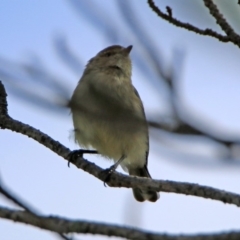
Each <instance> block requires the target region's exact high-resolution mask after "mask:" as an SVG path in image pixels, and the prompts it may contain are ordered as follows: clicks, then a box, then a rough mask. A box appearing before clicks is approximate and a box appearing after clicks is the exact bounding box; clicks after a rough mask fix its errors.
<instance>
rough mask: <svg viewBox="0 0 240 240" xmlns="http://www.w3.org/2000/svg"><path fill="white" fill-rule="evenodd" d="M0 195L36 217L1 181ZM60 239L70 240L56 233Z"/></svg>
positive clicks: (33, 211)
mask: <svg viewBox="0 0 240 240" xmlns="http://www.w3.org/2000/svg"><path fill="white" fill-rule="evenodd" d="M0 193H1V194H2V195H3V196H5V197H6V198H7V199H9V200H10V201H12V202H13V203H15V204H16V205H18V206H19V207H21V208H23V209H24V210H25V212H27V213H29V214H31V215H32V216H35V217H37V212H36V210H34V209H33V208H32V207H30V206H29V205H28V204H27V203H25V202H24V201H23V200H21V199H20V198H19V197H17V196H16V194H14V193H12V192H11V191H10V190H9V189H7V188H6V187H5V186H3V183H2V181H1V182H0ZM57 234H58V235H59V237H60V238H62V239H64V240H70V239H69V238H68V237H67V236H65V235H64V234H62V233H57Z"/></svg>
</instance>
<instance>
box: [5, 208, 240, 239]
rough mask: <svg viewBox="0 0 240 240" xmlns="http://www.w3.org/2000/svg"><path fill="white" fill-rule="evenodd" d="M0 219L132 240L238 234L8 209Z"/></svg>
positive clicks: (239, 235)
mask: <svg viewBox="0 0 240 240" xmlns="http://www.w3.org/2000/svg"><path fill="white" fill-rule="evenodd" d="M0 217H1V218H5V219H9V220H12V221H14V222H21V223H25V224H30V225H32V226H36V227H39V228H42V229H45V230H49V231H54V232H58V233H62V234H63V233H83V234H86V233H90V234H100V235H104V236H109V237H111V236H115V237H122V238H126V239H132V240H238V239H240V232H229V233H227V232H225V233H215V234H212V233H211V234H209V235H207V234H198V235H180V236H178V235H175V236H174V235H169V234H165V233H164V234H160V233H153V232H148V231H144V230H140V229H137V228H130V227H122V226H119V225H113V224H107V223H106V224H103V223H98V222H90V221H84V220H70V219H66V218H62V217H53V216H49V217H47V216H39V215H38V216H34V215H32V214H30V213H28V212H26V211H17V210H12V209H9V208H4V207H0Z"/></svg>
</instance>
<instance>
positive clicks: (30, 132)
mask: <svg viewBox="0 0 240 240" xmlns="http://www.w3.org/2000/svg"><path fill="white" fill-rule="evenodd" d="M4 92H5V90H4V86H3V84H2V83H1V82H0V93H4ZM5 97H6V96H5V95H4V94H3V95H2V96H1V95H0V103H1V102H3V103H5V102H6V101H4V98H5ZM4 107H5V108H6V105H3V106H1V105H0V112H2V111H1V109H2V108H4ZM6 112H7V109H6ZM0 127H1V128H3V129H9V130H12V131H14V132H18V133H21V134H23V135H26V136H28V137H30V138H32V139H34V140H35V141H37V142H39V143H41V144H42V145H44V146H45V147H47V148H49V149H50V150H52V151H53V152H55V153H56V154H58V155H59V156H61V157H63V158H64V159H66V160H68V156H69V154H70V152H71V151H70V150H69V149H68V148H66V147H65V146H63V145H62V144H61V143H59V142H58V141H55V140H53V139H52V138H51V137H49V136H48V135H46V134H45V133H42V132H41V131H39V130H37V129H35V128H33V127H31V126H29V125H27V124H24V123H21V122H19V121H16V120H14V119H12V118H10V117H8V115H5V116H4V115H3V114H2V115H0ZM73 164H74V165H75V166H76V167H77V168H80V169H82V170H84V171H85V172H88V173H89V174H91V175H93V176H94V177H96V178H98V179H99V180H101V181H103V182H104V181H105V177H106V176H105V174H104V171H103V169H102V168H100V167H98V166H97V165H95V164H94V163H91V162H89V161H87V160H85V159H83V158H80V157H79V158H78V159H76V160H75V161H74V162H73ZM107 184H108V186H110V187H125V188H136V187H138V188H145V189H152V190H156V191H161V192H172V193H178V194H185V195H191V196H196V197H203V198H209V199H212V200H217V201H221V202H223V203H229V204H234V205H236V206H238V207H239V206H240V195H238V194H235V193H231V192H226V191H223V190H218V189H215V188H212V187H206V186H200V185H198V184H193V183H181V182H174V181H164V180H153V179H146V178H140V177H131V176H127V175H123V174H120V173H117V172H114V173H112V174H111V176H110V179H109V181H108V182H107Z"/></svg>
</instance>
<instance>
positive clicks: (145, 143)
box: [69, 45, 159, 202]
mask: <svg viewBox="0 0 240 240" xmlns="http://www.w3.org/2000/svg"><path fill="white" fill-rule="evenodd" d="M131 50H132V46H129V47H126V48H124V47H122V46H118V45H114V46H110V47H108V48H105V49H103V50H102V51H100V52H99V53H98V54H97V55H96V56H95V57H94V58H92V59H90V61H89V62H88V64H87V66H86V68H85V70H84V73H83V76H82V77H81V79H80V81H79V83H78V85H77V87H76V89H75V91H74V93H73V96H72V98H71V100H70V103H69V106H70V108H71V112H72V118H73V124H74V129H75V140H76V142H77V143H78V144H79V145H80V146H82V147H85V148H86V149H95V150H97V152H98V153H99V154H101V155H102V156H104V157H107V158H109V159H113V160H114V162H115V164H114V165H113V166H112V167H111V170H112V171H113V170H115V169H116V168H117V166H118V165H121V167H122V168H123V169H124V171H126V172H128V173H129V174H130V175H132V176H139V177H147V178H151V176H150V174H149V172H148V169H147V163H148V152H149V137H148V125H147V121H146V117H145V113H144V109H143V104H142V101H141V99H140V97H139V94H138V92H137V90H136V89H135V88H134V86H133V85H132V81H131V74H132V64H131V60H130V57H129V53H130V51H131ZM133 194H134V197H135V198H136V200H137V201H140V202H142V201H145V200H148V201H151V202H155V201H157V199H158V198H159V194H158V193H157V192H155V191H151V190H142V189H141V188H135V189H133Z"/></svg>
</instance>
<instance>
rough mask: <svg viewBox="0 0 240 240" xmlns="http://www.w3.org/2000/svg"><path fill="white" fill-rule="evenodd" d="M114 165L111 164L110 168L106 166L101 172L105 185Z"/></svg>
mask: <svg viewBox="0 0 240 240" xmlns="http://www.w3.org/2000/svg"><path fill="white" fill-rule="evenodd" d="M116 168H117V167H116V165H115V164H114V165H112V166H111V167H110V168H106V169H105V170H103V171H102V172H101V175H102V179H103V184H104V186H105V187H106V183H107V182H108V181H109V180H110V177H111V175H112V173H113V172H114V171H115V170H116Z"/></svg>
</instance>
